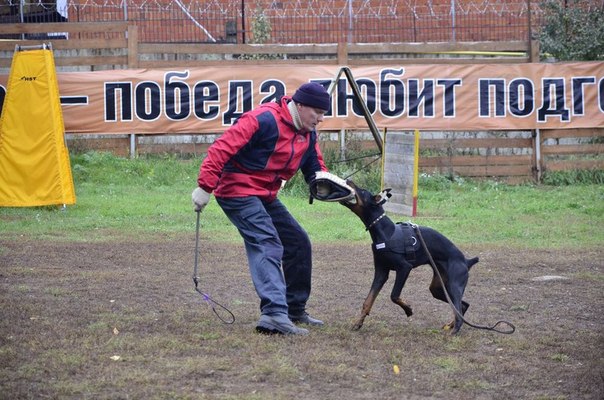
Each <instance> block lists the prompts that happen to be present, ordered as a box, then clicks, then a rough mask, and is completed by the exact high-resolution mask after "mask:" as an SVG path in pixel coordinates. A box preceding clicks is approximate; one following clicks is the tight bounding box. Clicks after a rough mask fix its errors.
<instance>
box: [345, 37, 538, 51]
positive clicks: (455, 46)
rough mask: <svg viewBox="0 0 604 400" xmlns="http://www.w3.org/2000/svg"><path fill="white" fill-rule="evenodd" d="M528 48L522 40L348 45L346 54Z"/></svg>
mask: <svg viewBox="0 0 604 400" xmlns="http://www.w3.org/2000/svg"><path fill="white" fill-rule="evenodd" d="M528 48H529V45H528V42H527V41H524V40H520V41H502V42H500V41H497V42H430V43H355V44H349V45H348V53H349V54H355V53H445V52H458V51H470V52H472V51H474V52H505V51H514V52H526V51H528Z"/></svg>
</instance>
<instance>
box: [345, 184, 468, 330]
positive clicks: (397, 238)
mask: <svg viewBox="0 0 604 400" xmlns="http://www.w3.org/2000/svg"><path fill="white" fill-rule="evenodd" d="M346 183H347V184H348V185H350V186H351V187H352V188H354V190H355V192H356V193H355V197H356V201H354V202H350V201H349V202H346V201H342V202H341V204H342V205H344V206H346V207H348V208H349V209H350V210H351V211H352V212H353V213H355V214H356V215H357V216H358V217H359V218H360V219H361V221H363V223H364V224H365V227H366V228H367V230H368V231H369V233H370V235H371V239H372V240H373V244H372V249H373V262H374V267H375V275H374V278H373V283H372V284H371V289H370V291H369V294H368V295H367V298H366V299H365V302H364V303H363V308H362V310H361V316H360V318H359V319H358V320H357V322H356V323H355V324H354V326H353V329H355V330H357V329H360V328H361V327H362V326H363V322H364V320H365V317H367V315H369V312H370V311H371V307H372V306H373V303H374V302H375V299H376V297H377V296H378V294H379V292H380V290H381V289H382V287H383V286H384V284H385V283H386V281H387V280H388V275H389V274H390V271H395V272H396V280H395V282H394V287H393V288H392V293H391V294H390V299H391V300H392V301H393V302H394V303H396V304H398V305H399V306H401V307H402V309H403V310H404V311H405V314H407V317H410V316H411V315H412V314H413V311H412V309H411V307H410V306H409V305H408V304H406V303H405V302H404V301H403V299H401V297H400V295H401V291H402V290H403V286H405V282H406V281H407V277H408V276H409V273H410V272H411V270H412V269H413V268H415V267H418V266H420V265H425V264H430V258H429V255H431V256H432V259H433V261H434V264H435V265H436V267H437V269H438V271H439V273H440V276H441V277H442V281H443V282H444V285H445V288H446V290H447V293H448V294H449V297H450V299H451V301H452V303H453V306H454V307H455V309H456V310H457V311H458V312H459V313H460V314H461V315H464V314H465V312H466V311H467V309H468V307H469V304H468V303H467V302H465V301H463V300H462V297H463V294H464V291H465V288H466V284H467V283H468V271H469V270H470V267H472V265H474V264H476V263H477V262H478V257H474V258H471V259H467V258H466V257H465V256H464V254H463V253H462V252H461V250H459V249H458V248H457V247H456V246H455V245H454V244H453V243H452V242H451V241H450V240H449V239H447V238H446V237H445V236H444V235H443V234H441V233H439V232H437V231H436V230H434V229H432V228H428V227H425V226H419V227H417V226H414V225H410V224H401V223H397V224H395V223H394V222H392V220H391V219H390V218H388V216H386V213H385V212H384V208H383V207H382V205H383V204H384V203H385V202H386V201H387V199H388V198H389V197H390V196H391V194H390V189H386V190H384V191H382V192H381V193H379V194H377V195H373V194H371V193H370V192H369V191H367V190H365V189H362V188H359V187H357V186H356V185H355V184H354V182H352V181H350V180H348V181H347V182H346ZM415 229H419V233H420V235H421V238H422V239H423V240H421V241H420V240H418V239H417V235H416V234H415V233H417V232H415ZM421 242H423V243H425V245H426V247H427V250H428V252H429V254H428V253H427V252H426V249H424V247H423V246H422V245H421ZM445 288H443V285H442V283H441V280H440V278H439V277H438V276H437V274H436V273H435V274H434V276H433V278H432V283H431V284H430V292H431V293H432V296H434V298H436V299H438V300H442V301H444V302H448V301H447V296H446V293H445ZM453 314H454V319H453V321H451V322H450V323H448V324H446V325H445V326H443V329H446V330H450V332H451V334H452V335H454V334H456V333H457V332H459V329H460V328H461V325H462V324H463V319H462V318H461V317H460V315H458V313H453Z"/></svg>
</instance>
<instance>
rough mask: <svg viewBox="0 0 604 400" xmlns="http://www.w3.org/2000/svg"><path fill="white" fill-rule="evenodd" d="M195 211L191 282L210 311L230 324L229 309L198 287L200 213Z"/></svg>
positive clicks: (233, 319)
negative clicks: (193, 261) (219, 310)
mask: <svg viewBox="0 0 604 400" xmlns="http://www.w3.org/2000/svg"><path fill="white" fill-rule="evenodd" d="M195 212H196V213H197V223H196V224H195V264H194V266H193V283H194V284H195V291H196V292H197V293H199V294H200V295H201V296H202V297H203V300H204V301H205V302H206V303H208V305H209V306H210V307H212V311H214V314H216V316H217V317H218V319H219V320H221V321H222V322H224V323H225V324H232V323H233V322H235V315H233V313H232V312H231V310H229V309H228V308H226V307H225V306H223V305H222V304H220V303H218V302H217V301H215V300H214V299H212V298H211V297H210V296H209V295H208V294H206V293H204V292H202V291H201V289H199V275H198V274H197V266H198V264H199V215H200V214H201V210H199V211H195ZM216 307H218V309H222V310H224V311H226V313H228V315H229V316H227V317H223V316H222V315H220V313H219V312H218V310H216Z"/></svg>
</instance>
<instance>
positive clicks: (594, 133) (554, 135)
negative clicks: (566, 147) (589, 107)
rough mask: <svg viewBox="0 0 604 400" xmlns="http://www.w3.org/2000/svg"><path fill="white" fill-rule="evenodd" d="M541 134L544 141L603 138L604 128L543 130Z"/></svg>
mask: <svg viewBox="0 0 604 400" xmlns="http://www.w3.org/2000/svg"><path fill="white" fill-rule="evenodd" d="M540 133H541V139H542V140H545V139H562V138H576V137H603V136H604V128H578V129H542V130H541V131H540Z"/></svg>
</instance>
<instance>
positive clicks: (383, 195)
mask: <svg viewBox="0 0 604 400" xmlns="http://www.w3.org/2000/svg"><path fill="white" fill-rule="evenodd" d="M391 191H392V188H386V189H384V190H382V191H381V192H380V193H378V194H377V195H376V196H375V202H376V203H377V205H378V206H381V205H382V204H384V203H386V202H387V201H388V199H389V198H391V197H392V193H390V192H391Z"/></svg>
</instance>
